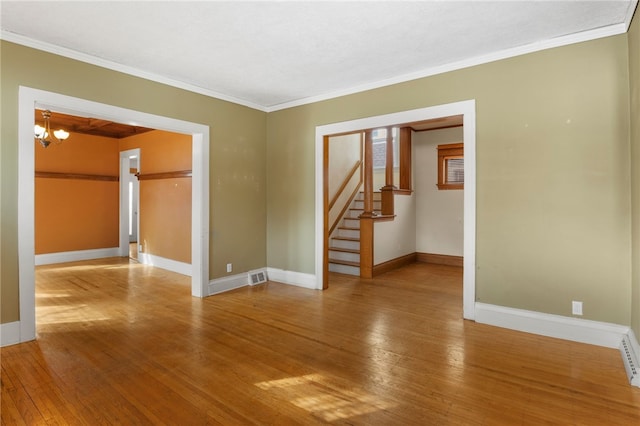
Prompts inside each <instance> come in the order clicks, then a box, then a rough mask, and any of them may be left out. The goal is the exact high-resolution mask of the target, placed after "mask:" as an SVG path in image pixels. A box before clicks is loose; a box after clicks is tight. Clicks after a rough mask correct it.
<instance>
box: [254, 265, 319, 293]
mask: <svg viewBox="0 0 640 426" xmlns="http://www.w3.org/2000/svg"><path fill="white" fill-rule="evenodd" d="M267 276H268V277H269V281H275V282H279V283H282V284H288V285H294V286H297V287H304V288H308V289H312V290H318V289H321V288H322V281H318V280H317V279H316V276H315V275H312V274H305V273H303V272H295V271H285V270H284V269H278V268H267ZM318 283H320V287H318Z"/></svg>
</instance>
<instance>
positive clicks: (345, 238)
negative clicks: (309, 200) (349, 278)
mask: <svg viewBox="0 0 640 426" xmlns="http://www.w3.org/2000/svg"><path fill="white" fill-rule="evenodd" d="M381 208H382V201H381V193H380V192H374V193H373V211H374V212H376V213H378V214H380V209H381ZM363 211H364V192H359V193H358V195H356V198H354V200H353V201H352V202H351V206H350V207H349V209H348V210H347V212H346V213H345V215H344V217H343V218H342V219H340V220H341V223H340V225H338V227H337V228H336V229H335V231H334V232H333V234H332V235H331V237H330V238H329V271H331V272H338V273H341V274H348V275H356V276H360V219H359V217H360V215H361V214H362V212H363Z"/></svg>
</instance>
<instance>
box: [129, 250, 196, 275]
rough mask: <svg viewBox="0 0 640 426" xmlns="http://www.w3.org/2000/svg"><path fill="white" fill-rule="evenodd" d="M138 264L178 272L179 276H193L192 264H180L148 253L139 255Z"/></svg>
mask: <svg viewBox="0 0 640 426" xmlns="http://www.w3.org/2000/svg"><path fill="white" fill-rule="evenodd" d="M138 262H140V263H142V264H144V265H151V266H155V267H156V268H161V269H166V270H167V271H171V272H176V273H178V274H182V275H186V276H188V277H190V276H191V273H192V268H191V264H189V263H184V262H179V261H177V260H173V259H167V258H165V257H160V256H156V255H153V254H148V253H138Z"/></svg>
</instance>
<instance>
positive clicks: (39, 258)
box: [35, 247, 120, 266]
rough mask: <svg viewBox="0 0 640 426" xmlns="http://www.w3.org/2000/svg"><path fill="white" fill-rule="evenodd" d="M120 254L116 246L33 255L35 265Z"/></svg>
mask: <svg viewBox="0 0 640 426" xmlns="http://www.w3.org/2000/svg"><path fill="white" fill-rule="evenodd" d="M118 256H120V249H119V248H118V247H110V248H101V249H91V250H76V251H63V252H58V253H45V254H37V255H36V256H35V265H36V266H38V265H52V264H54V263H67V262H78V261H81V260H92V259H103V258H105V257H118Z"/></svg>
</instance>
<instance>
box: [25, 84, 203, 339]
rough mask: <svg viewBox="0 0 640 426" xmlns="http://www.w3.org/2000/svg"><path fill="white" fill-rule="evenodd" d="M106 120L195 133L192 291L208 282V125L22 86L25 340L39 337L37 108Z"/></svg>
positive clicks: (200, 294)
mask: <svg viewBox="0 0 640 426" xmlns="http://www.w3.org/2000/svg"><path fill="white" fill-rule="evenodd" d="M36 108H39V109H49V110H51V111H56V112H61V113H65V114H71V115H76V116H80V117H87V116H88V115H91V117H94V118H100V119H106V120H110V121H115V122H119V123H126V124H130V125H135V126H143V127H149V128H153V129H158V130H166V131H170V132H175V133H183V134H189V135H191V140H192V197H191V198H192V204H191V268H192V274H191V294H192V295H193V296H195V297H204V296H206V295H207V294H206V288H207V286H208V284H209V126H206V125H203V124H198V123H192V122H188V121H183V120H177V119H174V118H169V117H163V116H160V115H154V114H150V113H146V112H142V111H136V110H131V109H127V108H121V107H117V106H113V105H108V104H103V103H99V102H94V101H88V100H85V99H81V98H75V97H71V96H67V95H62V94H59V93H54V92H48V91H45V90H39V89H34V88H30V87H25V86H20V87H19V92H18V279H19V295H20V342H25V341H29V340H33V339H35V337H36V316H35V240H34V237H35V230H34V216H35V212H34V207H35V196H34V190H35V177H34V174H35V166H34V158H35V144H34V141H33V126H34V123H35V120H34V113H33V111H34V109H36Z"/></svg>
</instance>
